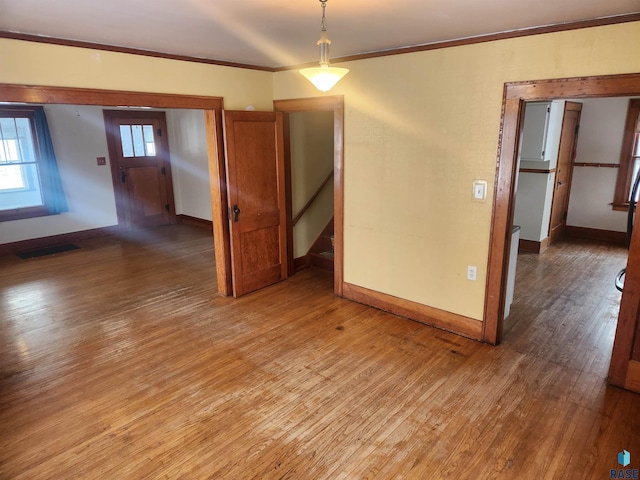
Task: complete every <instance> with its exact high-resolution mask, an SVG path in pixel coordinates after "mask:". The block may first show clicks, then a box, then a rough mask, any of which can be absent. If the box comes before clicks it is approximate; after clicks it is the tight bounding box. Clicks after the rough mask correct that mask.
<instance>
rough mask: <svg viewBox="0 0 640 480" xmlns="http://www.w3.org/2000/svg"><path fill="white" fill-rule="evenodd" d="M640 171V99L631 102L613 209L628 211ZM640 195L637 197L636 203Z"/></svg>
mask: <svg viewBox="0 0 640 480" xmlns="http://www.w3.org/2000/svg"><path fill="white" fill-rule="evenodd" d="M639 170H640V99H633V100H630V101H629V109H628V110H627V121H626V123H625V127H624V136H623V139H622V152H621V154H620V169H619V171H618V180H617V182H616V190H615V193H614V197H613V208H614V209H617V210H623V209H624V210H626V209H627V208H628V206H629V198H630V196H631V188H632V186H633V181H634V180H635V178H636V175H638V171H639ZM637 200H638V195H636V201H637Z"/></svg>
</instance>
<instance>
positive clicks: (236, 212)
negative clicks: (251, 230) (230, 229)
mask: <svg viewBox="0 0 640 480" xmlns="http://www.w3.org/2000/svg"><path fill="white" fill-rule="evenodd" d="M231 211H232V212H233V221H234V222H237V221H238V217H239V216H240V209H239V208H238V205H234V206H233V208H232V209H231Z"/></svg>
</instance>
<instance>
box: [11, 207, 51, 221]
mask: <svg viewBox="0 0 640 480" xmlns="http://www.w3.org/2000/svg"><path fill="white" fill-rule="evenodd" d="M49 215H53V214H52V213H50V212H49V210H48V209H47V208H46V207H31V208H16V209H13V210H2V211H0V222H11V221H13V220H23V219H25V218H35V217H47V216H49Z"/></svg>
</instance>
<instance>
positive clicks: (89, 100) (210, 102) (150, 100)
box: [0, 83, 222, 110]
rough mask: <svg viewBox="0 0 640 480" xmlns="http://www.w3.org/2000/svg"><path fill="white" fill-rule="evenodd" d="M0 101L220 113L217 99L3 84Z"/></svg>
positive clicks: (169, 94)
mask: <svg viewBox="0 0 640 480" xmlns="http://www.w3.org/2000/svg"><path fill="white" fill-rule="evenodd" d="M0 101H3V102H25V103H36V104H49V103H58V104H72V105H73V104H77V105H100V106H105V107H111V106H113V107H115V106H119V105H126V106H130V107H155V108H189V109H195V110H206V109H212V110H222V98H221V97H204V96H199V95H175V94H171V93H147V92H129V91H121V90H97V89H92V88H71V87H46V86H39V85H10V84H6V83H0Z"/></svg>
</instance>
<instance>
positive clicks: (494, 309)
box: [483, 73, 640, 379]
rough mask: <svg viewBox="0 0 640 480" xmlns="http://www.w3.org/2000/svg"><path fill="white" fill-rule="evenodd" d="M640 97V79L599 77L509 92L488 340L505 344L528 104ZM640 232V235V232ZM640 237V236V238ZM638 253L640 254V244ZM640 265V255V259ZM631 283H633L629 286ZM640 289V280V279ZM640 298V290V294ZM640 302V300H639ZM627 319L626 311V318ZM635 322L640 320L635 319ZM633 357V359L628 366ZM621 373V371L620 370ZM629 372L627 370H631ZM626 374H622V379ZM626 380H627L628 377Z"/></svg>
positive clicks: (514, 87)
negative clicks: (518, 166) (519, 147)
mask: <svg viewBox="0 0 640 480" xmlns="http://www.w3.org/2000/svg"><path fill="white" fill-rule="evenodd" d="M636 95H640V73H631V74H623V75H609V76H598V77H577V78H565V79H549V80H531V81H525V82H513V83H507V84H505V87H504V97H503V106H502V121H501V126H500V132H499V138H498V152H497V162H496V163H497V167H496V182H495V188H494V202H493V213H492V224H491V236H490V244H489V262H488V273H487V286H486V296H485V313H484V322H483V327H484V330H483V340H484V341H486V342H488V343H492V344H497V343H499V342H500V341H501V340H502V326H503V320H504V319H503V315H504V300H505V293H506V277H507V269H506V267H507V266H508V258H509V249H510V244H511V238H510V237H511V226H512V224H513V208H514V204H515V191H514V188H513V187H514V185H515V175H516V173H517V172H516V171H515V164H516V158H517V141H518V138H519V134H520V129H521V124H522V114H523V111H524V108H523V105H524V102H525V101H534V100H554V99H566V98H600V97H624V96H636ZM638 230H640V229H638ZM639 235H640V233H639ZM637 248H638V249H639V250H640V240H639V244H638V246H637ZM638 257H639V258H638V261H639V262H640V253H639V255H638ZM626 281H628V278H627V280H626ZM638 282H639V283H640V278H639V279H638ZM639 295H640V289H639ZM639 301H640V296H639ZM623 316H624V314H623V311H622V309H621V318H622V317H623ZM634 321H635V319H634ZM628 358H629V357H627V360H628ZM614 368H615V367H614ZM625 372H626V367H625ZM619 373H620V372H617V375H618V377H617V378H618V379H619V377H620V375H619ZM622 378H624V376H622Z"/></svg>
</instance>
